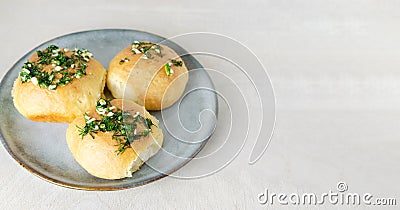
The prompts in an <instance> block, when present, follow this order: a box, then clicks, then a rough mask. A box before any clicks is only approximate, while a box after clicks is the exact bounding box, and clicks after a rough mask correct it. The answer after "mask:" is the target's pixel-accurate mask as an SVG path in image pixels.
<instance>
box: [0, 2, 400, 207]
mask: <svg viewBox="0 0 400 210" xmlns="http://www.w3.org/2000/svg"><path fill="white" fill-rule="evenodd" d="M399 10H400V3H399V2H398V1H390V0H388V1H374V0H368V1H353V0H351V1H348V0H343V1H340V0H339V1H314V0H313V1H272V0H271V1H269V0H268V1H262V0H258V1H221V0H216V1H196V2H189V1H169V2H168V1H136V2H135V1H112V3H111V1H74V0H70V1H65V2H57V1H18V0H16V1H2V2H1V3H0V23H1V27H0V33H1V36H0V40H1V48H2V49H1V51H0V57H1V62H0V75H4V74H5V73H6V72H7V70H8V69H9V68H10V67H11V66H12V65H13V64H14V62H16V61H17V60H18V59H19V58H20V57H21V56H22V55H24V54H25V53H26V52H27V51H29V50H31V49H32V48H33V47H35V46H37V45H38V44H40V43H42V42H44V41H47V40H49V39H51V38H54V37H57V36H60V35H63V34H68V33H71V32H76V31H82V30H89V29H101V28H128V29H139V30H143V31H148V32H152V33H155V34H159V35H162V36H164V37H171V36H175V35H179V34H183V33H188V32H195V31H204V32H214V33H219V34H224V35H226V36H229V37H233V38H234V39H236V40H239V41H240V42H242V43H243V44H244V45H246V46H248V47H249V48H250V49H251V50H252V51H253V52H254V53H255V54H256V55H257V56H258V57H259V59H260V61H261V62H262V63H263V64H264V65H265V66H266V68H267V69H268V73H269V74H270V77H271V80H272V83H273V84H274V88H275V94H276V101H277V103H276V105H277V111H276V115H277V122H276V129H275V134H274V137H273V139H272V141H271V144H270V146H269V148H268V150H267V151H266V153H265V154H264V156H263V157H262V159H261V160H260V161H258V162H257V163H256V164H254V165H249V164H248V151H250V150H251V147H252V144H251V143H254V139H249V141H250V143H248V144H246V145H245V147H244V150H243V151H245V152H242V153H240V154H239V156H238V157H237V158H236V159H235V160H234V161H233V162H232V163H231V164H229V165H228V166H227V167H226V168H224V169H223V170H221V171H219V172H217V173H215V174H213V175H210V176H207V177H204V178H199V179H192V180H183V179H176V178H170V177H167V178H164V179H161V180H159V181H157V182H154V183H151V184H148V185H145V186H141V187H138V188H134V189H129V190H123V191H115V192H87V191H79V190H72V189H67V188H63V187H59V186H56V185H53V184H50V183H48V182H46V181H43V180H41V179H39V178H37V177H36V176H34V175H32V174H30V173H29V172H28V171H26V170H25V169H23V168H22V167H20V166H19V165H18V164H17V163H16V162H15V161H14V160H13V159H12V158H11V157H10V155H8V154H7V152H6V151H5V150H4V148H1V149H0V163H1V170H0V208H1V209H5V208H6V209H44V208H57V209H59V208H60V209H67V208H68V209H69V208H76V209H82V208H83V209H95V208H97V207H100V208H106V209H107V208H110V209H125V208H129V209H132V208H134V209H144V208H146V209H211V208H219V209H245V208H246V209H256V208H265V207H266V206H263V205H260V204H259V203H258V201H257V195H258V194H259V193H261V192H263V191H264V190H265V189H266V188H267V189H269V190H270V191H273V192H276V193H281V192H282V193H288V194H290V193H305V192H315V193H321V192H327V191H329V190H330V189H336V184H337V183H338V182H339V181H344V182H346V183H347V185H348V186H349V191H350V190H351V191H353V192H360V193H371V194H374V195H375V196H377V197H399V196H400V187H399V181H398V177H399V173H400V164H398V161H399V160H400V152H399V149H400V133H399V132H398V129H399V128H400V127H399V125H400V120H399V119H400V108H399V107H400V82H399V81H400V27H399V24H400V15H399ZM214 82H215V83H218V81H214ZM217 85H218V84H217ZM222 126H224V125H222ZM218 129H223V128H221V127H220V128H218ZM232 138H234V137H232ZM216 141H217V140H216ZM246 151H247V153H246ZM191 167H196V166H195V165H193V164H189V165H188V166H186V167H185V168H186V170H189V169H190V168H191ZM278 207H285V206H284V205H279V204H274V206H273V208H274V209H275V208H278ZM286 207H288V206H286ZM289 207H290V206H289ZM313 207H315V208H322V207H321V206H320V207H318V206H300V208H303V209H304V208H313ZM327 207H334V208H339V209H342V207H340V206H332V205H328V206H327Z"/></svg>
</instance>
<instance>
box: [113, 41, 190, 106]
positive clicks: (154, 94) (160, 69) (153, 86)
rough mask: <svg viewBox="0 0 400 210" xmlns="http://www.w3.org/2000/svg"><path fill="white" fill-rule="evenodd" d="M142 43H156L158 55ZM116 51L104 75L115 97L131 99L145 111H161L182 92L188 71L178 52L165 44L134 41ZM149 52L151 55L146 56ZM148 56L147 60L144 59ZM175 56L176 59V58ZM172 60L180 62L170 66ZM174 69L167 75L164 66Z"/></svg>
mask: <svg viewBox="0 0 400 210" xmlns="http://www.w3.org/2000/svg"><path fill="white" fill-rule="evenodd" d="M135 43H136V46H137V49H140V47H142V46H148V47H150V46H158V47H159V48H160V51H161V54H162V57H161V56H158V55H157V53H152V50H148V51H147V53H144V54H143V53H142V52H141V51H138V50H137V49H136V50H135V51H136V53H135V52H134V51H133V50H134V49H133V48H132V46H133V47H135ZM132 46H129V47H126V48H125V49H123V50H122V51H121V52H119V53H118V54H117V55H116V56H115V57H114V58H113V59H112V61H111V62H110V64H109V68H108V74H107V87H108V89H109V90H110V92H111V94H112V95H113V96H114V97H115V98H125V99H129V100H133V101H135V102H136V103H138V104H140V105H143V106H145V107H146V109H147V110H161V109H164V108H167V107H169V106H171V105H172V104H174V103H175V102H176V101H177V100H178V99H179V98H180V97H181V96H182V94H183V91H184V90H185V86H186V83H187V82H188V70H187V68H186V66H185V64H184V63H183V61H182V60H181V59H180V57H179V56H178V54H177V53H176V52H175V51H174V50H172V49H171V48H169V47H168V46H166V45H161V44H152V43H148V42H134V44H133V45H132ZM143 51H145V50H143ZM146 55H149V56H151V58H148V56H146ZM146 58H147V59H146ZM175 59H176V60H175ZM171 60H175V61H177V62H179V64H180V65H171ZM168 63H169V65H170V66H171V67H170V68H171V69H173V73H172V74H171V75H167V73H166V69H165V68H166V67H165V65H166V64H168Z"/></svg>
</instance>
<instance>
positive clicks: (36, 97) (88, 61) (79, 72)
mask: <svg viewBox="0 0 400 210" xmlns="http://www.w3.org/2000/svg"><path fill="white" fill-rule="evenodd" d="M105 78H106V70H105V69H104V67H103V66H102V65H101V64H100V63H99V62H98V61H96V60H95V59H93V58H92V54H91V53H90V52H88V51H87V50H84V49H83V50H78V49H75V50H68V49H61V48H58V47H57V46H54V45H51V46H49V47H48V48H47V49H45V50H41V51H38V52H36V53H35V54H34V55H32V57H31V58H29V60H28V61H27V62H26V63H25V65H24V66H23V68H22V71H21V72H20V74H19V76H18V78H17V79H16V80H15V82H14V87H13V90H12V96H13V100H14V105H15V107H16V108H17V110H18V111H19V112H20V113H21V114H22V115H23V116H25V117H26V118H28V119H31V120H34V121H41V122H64V123H70V122H72V121H73V120H74V119H75V118H76V117H77V116H82V114H83V113H84V112H85V111H87V110H89V109H91V108H92V107H93V106H94V105H95V104H96V101H97V100H98V99H99V98H100V96H101V93H102V92H103V89H104V86H105Z"/></svg>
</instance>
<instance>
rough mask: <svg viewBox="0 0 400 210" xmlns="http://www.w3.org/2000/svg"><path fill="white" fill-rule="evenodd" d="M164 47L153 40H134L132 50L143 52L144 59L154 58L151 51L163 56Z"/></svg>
mask: <svg viewBox="0 0 400 210" xmlns="http://www.w3.org/2000/svg"><path fill="white" fill-rule="evenodd" d="M161 50H162V47H161V46H160V45H158V44H154V43H151V42H139V41H134V42H133V44H132V52H133V53H134V54H140V53H143V56H142V57H143V59H152V58H154V57H153V55H152V54H151V53H150V52H151V51H152V52H153V53H154V54H156V55H157V56H159V57H163V55H162V54H161Z"/></svg>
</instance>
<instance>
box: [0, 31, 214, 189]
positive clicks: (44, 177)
mask: <svg viewBox="0 0 400 210" xmlns="http://www.w3.org/2000/svg"><path fill="white" fill-rule="evenodd" d="M101 31H127V32H135V33H137V32H139V33H145V34H149V35H152V36H156V37H159V38H162V39H165V40H168V39H167V38H165V37H163V36H160V35H157V34H154V33H150V32H146V31H142V30H136V29H126V28H104V29H92V30H83V31H77V32H72V33H67V34H63V35H60V36H56V37H54V38H51V39H49V40H47V41H44V42H42V43H40V44H38V45H36V46H35V47H33V48H32V49H31V50H29V51H28V52H27V53H25V54H24V55H23V56H22V57H20V58H19V59H18V60H17V61H16V62H15V63H14V64H13V65H12V66H11V67H10V68H9V69H8V70H7V71H6V72H5V74H4V75H3V76H2V78H1V81H0V89H2V88H3V86H4V85H5V83H4V80H5V79H6V78H8V77H10V72H11V70H12V69H14V68H15V67H16V65H17V64H18V63H19V62H20V61H21V60H22V59H23V57H25V56H26V55H28V54H31V53H32V52H34V51H35V49H36V48H38V47H39V46H41V45H44V44H46V43H49V42H52V41H55V40H57V39H59V38H62V37H66V36H72V35H78V34H81V33H88V32H101ZM170 42H172V41H170ZM172 43H173V44H175V45H177V46H179V47H181V46H180V45H178V44H176V43H174V42H172ZM181 48H182V49H183V50H184V51H185V52H187V51H186V50H185V49H184V48H183V47H181ZM194 59H195V58H194ZM195 60H196V61H197V63H198V64H199V65H200V66H202V65H201V63H200V62H199V61H198V60H197V59H195ZM205 73H206V76H207V77H208V79H209V81H210V84H211V87H212V88H213V90H215V85H214V83H213V81H212V79H211V77H210V75H209V74H208V73H207V72H205ZM214 97H215V116H216V119H218V96H217V95H216V94H214ZM214 132H215V129H214V130H213V131H212V133H211V134H210V135H209V136H208V137H207V138H206V139H205V140H204V141H203V142H202V144H201V145H200V147H199V148H198V149H197V150H196V151H195V152H194V153H193V154H192V155H190V156H189V157H187V158H186V160H185V161H183V162H182V163H180V164H179V165H177V166H176V167H174V168H172V169H171V170H169V171H167V172H166V173H162V172H159V175H157V176H155V177H153V178H151V179H148V180H145V181H143V182H139V183H135V184H131V185H129V184H128V185H126V186H120V187H90V186H84V185H77V184H70V183H66V182H63V181H60V180H57V179H54V178H51V177H49V176H47V175H45V174H43V173H41V172H39V171H37V170H35V169H34V168H32V167H30V166H29V165H27V164H26V163H24V162H23V161H21V160H20V159H19V158H18V157H17V156H16V155H15V154H14V153H13V152H12V150H11V148H10V147H9V145H8V144H7V142H6V140H5V138H4V136H3V134H2V132H1V131H0V141H1V143H2V145H3V147H4V148H5V150H6V151H7V153H8V154H9V155H10V156H11V157H12V158H13V159H14V160H15V161H16V162H17V163H18V164H19V165H20V166H22V168H24V169H25V170H27V171H29V172H30V173H32V174H33V175H35V176H36V177H39V178H40V179H42V180H44V181H47V182H49V183H51V184H55V185H58V186H61V187H65V188H69V189H75V190H85V191H117V190H126V189H131V188H135V187H140V186H143V185H146V184H149V183H152V182H155V181H157V180H160V179H162V178H164V177H166V176H169V174H172V173H174V172H175V171H177V170H179V169H181V168H182V167H183V166H185V165H186V164H188V163H189V162H190V161H191V160H192V159H193V158H194V157H195V156H196V155H197V154H198V153H199V152H200V151H201V150H202V149H203V148H204V146H205V145H206V144H207V142H208V140H209V139H210V138H211V136H212V134H213V133H214ZM144 164H146V163H144Z"/></svg>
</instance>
